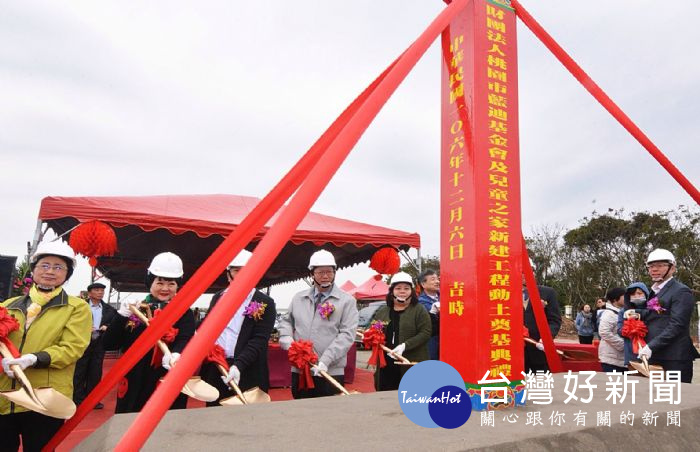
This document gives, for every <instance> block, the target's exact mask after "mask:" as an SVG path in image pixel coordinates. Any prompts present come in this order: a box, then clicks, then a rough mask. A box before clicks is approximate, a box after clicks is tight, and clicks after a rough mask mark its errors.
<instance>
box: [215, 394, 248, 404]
mask: <svg viewBox="0 0 700 452" xmlns="http://www.w3.org/2000/svg"><path fill="white" fill-rule="evenodd" d="M219 404H220V405H221V406H238V405H245V403H243V401H242V400H241V399H240V397H238V396H237V395H235V396H232V397H226V398H225V399H221V400H220V401H219Z"/></svg>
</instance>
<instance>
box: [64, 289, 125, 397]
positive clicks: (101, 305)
mask: <svg viewBox="0 0 700 452" xmlns="http://www.w3.org/2000/svg"><path fill="white" fill-rule="evenodd" d="M105 287H106V286H105V285H104V284H101V283H92V284H90V285H89V286H88V287H87V295H88V298H87V303H88V305H89V306H90V311H92V335H91V336H90V345H89V346H88V348H87V350H85V353H84V354H83V356H82V357H81V358H80V359H79V360H78V362H77V363H76V364H75V374H74V375H73V387H74V389H73V400H74V401H75V404H76V405H80V403H81V402H82V401H83V399H85V397H87V395H88V394H89V393H90V391H92V390H93V388H94V387H95V386H97V383H99V382H100V380H101V379H102V362H103V360H104V357H105V350H104V347H103V346H102V333H104V332H105V330H106V329H107V327H108V326H109V324H110V322H112V319H113V318H114V316H115V315H116V313H117V311H116V309H114V308H113V307H112V306H110V305H108V304H107V303H105V302H104V301H102V297H104V294H105ZM103 407H104V405H103V404H102V403H101V402H100V403H98V404H97V405H95V409H97V410H99V409H102V408H103Z"/></svg>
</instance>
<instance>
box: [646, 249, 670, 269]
mask: <svg viewBox="0 0 700 452" xmlns="http://www.w3.org/2000/svg"><path fill="white" fill-rule="evenodd" d="M659 261H666V262H669V263H671V264H673V265H676V258H675V257H673V253H672V252H670V251H669V250H665V249H662V248H657V249H655V250H654V251H652V252H651V253H649V257H647V264H651V263H652V262H659Z"/></svg>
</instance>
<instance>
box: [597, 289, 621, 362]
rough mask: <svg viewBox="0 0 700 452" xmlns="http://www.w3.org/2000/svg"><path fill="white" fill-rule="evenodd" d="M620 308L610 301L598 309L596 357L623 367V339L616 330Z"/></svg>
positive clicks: (601, 360)
mask: <svg viewBox="0 0 700 452" xmlns="http://www.w3.org/2000/svg"><path fill="white" fill-rule="evenodd" d="M619 310H620V308H616V307H615V306H613V305H612V304H611V303H610V302H608V303H606V305H605V309H604V310H602V309H601V310H598V313H599V314H598V318H599V319H600V324H599V325H598V334H600V344H599V345H598V359H599V360H600V362H601V363H605V364H612V365H613V366H618V367H625V352H624V350H625V341H624V339H622V337H621V336H620V335H619V334H618V331H617V317H618V312H619Z"/></svg>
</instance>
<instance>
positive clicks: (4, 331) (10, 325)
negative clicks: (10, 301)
mask: <svg viewBox="0 0 700 452" xmlns="http://www.w3.org/2000/svg"><path fill="white" fill-rule="evenodd" d="M18 329H19V322H18V321H17V319H16V318H14V317H13V316H11V315H10V313H9V312H8V311H7V309H6V308H5V307H3V306H0V342H2V343H3V344H5V346H6V347H7V348H8V350H10V353H11V354H12V357H13V358H18V357H19V356H20V353H19V350H17V347H15V344H13V343H12V341H11V340H10V338H9V337H8V336H9V335H10V333H11V332H13V331H17V330H18ZM2 372H3V370H2V368H0V373H2Z"/></svg>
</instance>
